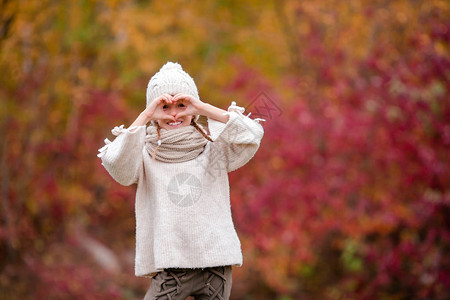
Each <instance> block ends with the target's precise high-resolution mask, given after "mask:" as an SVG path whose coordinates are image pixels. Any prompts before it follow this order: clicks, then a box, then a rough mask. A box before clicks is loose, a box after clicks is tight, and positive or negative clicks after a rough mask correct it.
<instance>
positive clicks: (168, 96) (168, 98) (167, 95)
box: [163, 93, 172, 104]
mask: <svg viewBox="0 0 450 300" xmlns="http://www.w3.org/2000/svg"><path fill="white" fill-rule="evenodd" d="M163 96H164V99H165V100H166V102H167V103H169V104H171V103H172V96H171V95H169V94H167V93H166V94H163Z"/></svg>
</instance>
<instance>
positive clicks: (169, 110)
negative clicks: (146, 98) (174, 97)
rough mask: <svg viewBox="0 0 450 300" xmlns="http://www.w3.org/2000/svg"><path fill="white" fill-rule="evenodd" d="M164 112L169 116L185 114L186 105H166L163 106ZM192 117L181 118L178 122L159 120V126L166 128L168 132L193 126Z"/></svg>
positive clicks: (177, 103)
mask: <svg viewBox="0 0 450 300" xmlns="http://www.w3.org/2000/svg"><path fill="white" fill-rule="evenodd" d="M163 110H164V112H165V113H166V114H169V115H171V116H174V117H175V116H176V115H177V114H178V113H180V112H183V111H184V110H186V105H185V104H183V103H181V102H175V103H171V104H168V103H165V104H164V105H163ZM192 117H193V116H192V115H187V116H181V117H178V118H177V119H176V122H174V121H172V120H170V121H168V120H158V125H159V126H160V127H161V128H164V129H166V130H171V129H176V128H181V127H184V126H189V125H191V120H192Z"/></svg>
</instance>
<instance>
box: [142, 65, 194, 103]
mask: <svg viewBox="0 0 450 300" xmlns="http://www.w3.org/2000/svg"><path fill="white" fill-rule="evenodd" d="M164 93H168V94H172V95H175V94H178V93H183V94H187V95H191V96H192V97H195V98H197V99H199V98H200V97H199V96H198V91H197V86H196V85H195V82H194V79H192V77H191V76H189V74H188V73H186V72H185V71H183V68H182V67H181V65H180V64H179V63H173V62H170V61H169V62H167V63H166V64H165V65H164V66H162V68H161V69H160V70H159V72H157V73H156V74H155V75H153V77H152V78H151V79H150V81H149V82H148V86H147V106H148V105H149V104H150V103H151V101H153V100H154V99H155V98H157V97H159V96H161V95H162V94H164Z"/></svg>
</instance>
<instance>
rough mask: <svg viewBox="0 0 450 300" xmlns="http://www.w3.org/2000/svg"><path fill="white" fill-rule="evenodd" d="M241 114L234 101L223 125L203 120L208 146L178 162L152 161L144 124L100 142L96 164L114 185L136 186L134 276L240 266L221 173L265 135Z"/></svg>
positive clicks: (242, 159)
mask: <svg viewBox="0 0 450 300" xmlns="http://www.w3.org/2000/svg"><path fill="white" fill-rule="evenodd" d="M243 112H244V109H243V108H241V107H237V106H235V105H234V103H233V104H232V105H231V106H230V107H229V108H228V112H227V114H228V115H229V117H230V118H229V121H228V122H227V123H226V124H225V123H221V122H219V121H215V120H213V119H208V127H209V130H210V134H211V138H212V140H213V141H214V142H208V143H207V144H206V145H205V148H204V151H203V152H202V153H201V154H200V155H199V156H197V158H195V159H192V160H189V161H185V162H180V163H164V162H161V161H158V160H152V157H151V156H150V154H149V153H148V151H147V150H146V149H145V136H146V126H137V127H133V128H130V129H124V128H123V126H121V127H116V128H115V129H114V130H113V133H114V134H115V135H117V137H116V138H115V140H114V141H113V142H109V141H108V140H105V142H106V146H104V147H103V148H101V149H100V150H99V151H100V154H99V155H98V156H99V157H100V158H101V160H102V165H103V166H104V167H105V169H106V170H107V171H108V172H109V174H110V175H111V176H112V177H113V178H114V179H115V180H116V181H117V182H119V183H120V184H122V185H131V184H133V183H137V191H136V203H135V209H136V257H135V274H136V276H148V275H150V276H151V275H153V274H154V273H156V272H158V271H161V270H162V269H164V268H205V267H214V266H224V265H237V266H241V265H242V252H241V245H240V241H239V238H238V236H237V234H236V231H235V228H234V225H233V220H232V216H231V209H230V191H229V183H228V174H227V173H228V172H231V171H233V170H236V169H237V168H239V167H241V166H243V165H244V164H246V163H247V162H248V161H249V160H250V159H251V158H252V157H253V155H254V154H255V153H256V151H257V150H258V148H259V144H260V141H261V139H262V136H263V134H264V130H263V128H262V126H261V125H260V124H259V123H258V121H259V120H252V119H250V118H249V117H248V116H245V115H243ZM174 130H176V129H174Z"/></svg>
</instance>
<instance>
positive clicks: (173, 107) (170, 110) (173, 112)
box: [169, 105, 178, 116]
mask: <svg viewBox="0 0 450 300" xmlns="http://www.w3.org/2000/svg"><path fill="white" fill-rule="evenodd" d="M177 113H178V107H176V106H174V105H173V106H171V107H170V109H169V114H170V115H172V116H175V115H176V114H177Z"/></svg>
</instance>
